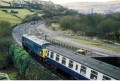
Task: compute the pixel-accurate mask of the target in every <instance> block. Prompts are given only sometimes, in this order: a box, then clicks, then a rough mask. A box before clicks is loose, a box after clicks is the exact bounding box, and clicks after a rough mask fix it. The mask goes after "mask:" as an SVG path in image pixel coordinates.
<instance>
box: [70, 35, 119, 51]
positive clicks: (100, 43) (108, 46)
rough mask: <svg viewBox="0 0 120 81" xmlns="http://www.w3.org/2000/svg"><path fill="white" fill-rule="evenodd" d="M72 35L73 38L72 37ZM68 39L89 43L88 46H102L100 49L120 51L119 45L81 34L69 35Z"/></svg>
mask: <svg viewBox="0 0 120 81" xmlns="http://www.w3.org/2000/svg"><path fill="white" fill-rule="evenodd" d="M72 37H73V38H75V39H73V38H72ZM70 39H71V40H74V41H77V42H80V43H82V44H86V45H90V46H94V47H98V48H102V49H107V50H111V51H115V52H118V53H120V46H119V45H115V44H109V43H105V42H103V41H101V40H99V39H96V40H94V39H92V38H90V37H83V36H71V38H70Z"/></svg>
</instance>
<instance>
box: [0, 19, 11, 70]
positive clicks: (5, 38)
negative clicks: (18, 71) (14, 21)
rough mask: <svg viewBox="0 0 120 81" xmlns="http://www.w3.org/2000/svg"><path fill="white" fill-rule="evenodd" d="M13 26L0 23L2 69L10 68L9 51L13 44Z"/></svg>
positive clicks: (0, 62) (0, 63) (0, 65)
mask: <svg viewBox="0 0 120 81" xmlns="http://www.w3.org/2000/svg"><path fill="white" fill-rule="evenodd" d="M11 32H12V28H11V24H10V23H9V22H6V21H0V38H1V39H0V69H5V68H7V67H10V65H9V62H10V61H9V55H8V50H9V47H10V45H11V44H12V42H13V41H12V36H11Z"/></svg>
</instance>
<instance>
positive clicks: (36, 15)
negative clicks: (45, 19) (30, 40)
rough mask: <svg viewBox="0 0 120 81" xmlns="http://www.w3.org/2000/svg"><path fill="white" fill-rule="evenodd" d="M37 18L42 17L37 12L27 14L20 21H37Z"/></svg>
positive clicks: (40, 18)
mask: <svg viewBox="0 0 120 81" xmlns="http://www.w3.org/2000/svg"><path fill="white" fill-rule="evenodd" d="M38 20H42V17H41V16H39V15H38V14H33V15H27V16H26V17H25V18H24V19H23V20H22V22H23V23H26V22H30V21H38Z"/></svg>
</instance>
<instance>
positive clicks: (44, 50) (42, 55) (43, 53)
mask: <svg viewBox="0 0 120 81" xmlns="http://www.w3.org/2000/svg"><path fill="white" fill-rule="evenodd" d="M46 51H47V50H46V49H43V50H42V54H41V57H42V58H45V56H46Z"/></svg>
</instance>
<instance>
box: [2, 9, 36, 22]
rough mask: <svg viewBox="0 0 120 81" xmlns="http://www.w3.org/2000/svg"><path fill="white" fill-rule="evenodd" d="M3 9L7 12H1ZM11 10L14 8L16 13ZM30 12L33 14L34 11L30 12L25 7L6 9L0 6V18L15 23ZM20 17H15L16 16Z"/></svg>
mask: <svg viewBox="0 0 120 81" xmlns="http://www.w3.org/2000/svg"><path fill="white" fill-rule="evenodd" d="M3 9H5V10H7V11H8V12H7V13H6V12H3V11H2V10H3ZM11 10H16V11H18V13H16V14H13V13H11V14H10V12H11ZM31 14H34V12H30V11H29V10H27V9H6V8H0V20H4V21H8V22H10V23H14V24H17V23H20V22H21V21H22V19H24V18H25V16H26V15H31ZM14 15H16V16H18V17H20V18H18V17H16V16H14Z"/></svg>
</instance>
